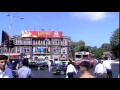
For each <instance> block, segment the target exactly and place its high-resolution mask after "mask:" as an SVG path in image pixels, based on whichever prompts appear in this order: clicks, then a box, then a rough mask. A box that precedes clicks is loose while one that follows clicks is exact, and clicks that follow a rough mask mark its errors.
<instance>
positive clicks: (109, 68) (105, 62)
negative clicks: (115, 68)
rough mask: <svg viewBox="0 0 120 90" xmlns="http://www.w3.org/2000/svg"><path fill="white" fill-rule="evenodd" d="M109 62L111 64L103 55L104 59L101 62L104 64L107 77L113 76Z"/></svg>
mask: <svg viewBox="0 0 120 90" xmlns="http://www.w3.org/2000/svg"><path fill="white" fill-rule="evenodd" d="M111 64H112V62H111V61H109V60H108V58H107V57H105V61H104V62H103V65H104V67H105V68H106V70H107V75H108V78H113V76H112V70H111V68H112V67H111Z"/></svg>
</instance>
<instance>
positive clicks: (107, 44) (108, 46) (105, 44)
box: [101, 43, 111, 52]
mask: <svg viewBox="0 0 120 90" xmlns="http://www.w3.org/2000/svg"><path fill="white" fill-rule="evenodd" d="M101 48H102V49H103V50H104V52H107V51H110V50H111V45H110V43H103V44H102V45H101Z"/></svg>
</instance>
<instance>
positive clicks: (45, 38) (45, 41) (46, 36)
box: [45, 33, 48, 59]
mask: <svg viewBox="0 0 120 90" xmlns="http://www.w3.org/2000/svg"><path fill="white" fill-rule="evenodd" d="M45 42H46V43H45V44H46V59H47V47H48V46H47V33H46V37H45Z"/></svg>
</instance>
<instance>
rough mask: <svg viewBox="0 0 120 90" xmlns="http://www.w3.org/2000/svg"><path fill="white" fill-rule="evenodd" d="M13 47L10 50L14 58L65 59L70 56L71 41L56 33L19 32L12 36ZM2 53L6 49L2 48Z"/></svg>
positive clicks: (5, 51)
mask: <svg viewBox="0 0 120 90" xmlns="http://www.w3.org/2000/svg"><path fill="white" fill-rule="evenodd" d="M11 39H13V40H14V44H15V47H14V48H12V49H11V55H14V57H15V56H16V57H19V58H21V57H27V58H33V59H35V58H45V57H47V58H49V59H67V58H69V57H70V55H71V39H70V37H68V36H63V33H62V32H56V31H43V30H41V31H26V30H25V31H21V33H20V35H19V36H17V35H16V36H13V37H12V38H11ZM2 50H3V52H4V53H7V48H6V47H4V48H3V49H2Z"/></svg>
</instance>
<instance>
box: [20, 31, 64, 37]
mask: <svg viewBox="0 0 120 90" xmlns="http://www.w3.org/2000/svg"><path fill="white" fill-rule="evenodd" d="M20 36H21V38H24V37H31V38H46V36H47V38H54V37H58V38H62V37H63V36H62V32H56V31H21V34H20Z"/></svg>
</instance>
